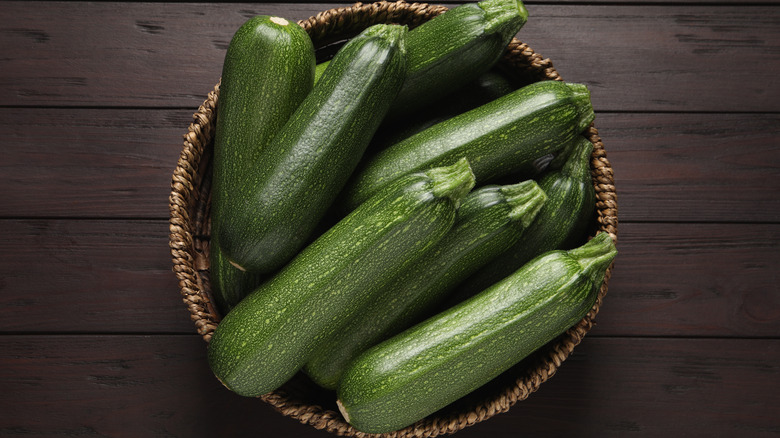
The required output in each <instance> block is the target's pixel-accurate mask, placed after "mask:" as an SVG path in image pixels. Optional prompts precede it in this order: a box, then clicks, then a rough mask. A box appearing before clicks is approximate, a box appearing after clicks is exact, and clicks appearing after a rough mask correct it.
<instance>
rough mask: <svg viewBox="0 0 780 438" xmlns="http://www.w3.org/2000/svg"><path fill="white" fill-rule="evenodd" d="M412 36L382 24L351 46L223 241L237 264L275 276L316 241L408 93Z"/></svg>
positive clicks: (237, 210)
mask: <svg viewBox="0 0 780 438" xmlns="http://www.w3.org/2000/svg"><path fill="white" fill-rule="evenodd" d="M406 32H407V30H406V27H405V26H398V25H385V24H378V25H374V26H371V27H370V28H368V29H366V30H365V31H363V32H362V33H361V34H360V35H358V36H356V37H355V38H353V39H352V40H350V42H348V43H347V44H346V45H345V46H344V47H342V48H341V49H340V50H339V51H338V53H337V54H336V56H335V57H334V58H333V61H332V62H331V63H330V65H329V66H328V69H327V71H326V72H325V73H324V74H323V76H322V78H321V79H320V80H319V82H317V84H316V85H315V86H314V88H313V89H312V90H311V92H310V93H309V95H308V96H306V98H305V99H304V101H303V102H302V103H301V104H300V106H299V107H298V109H297V110H296V111H295V113H293V114H292V115H291V116H290V119H289V120H288V121H287V123H286V124H285V125H284V127H282V129H281V130H280V131H279V133H278V134H277V135H276V136H275V137H274V139H273V140H272V141H271V142H270V143H269V144H268V146H267V147H266V148H265V150H266V152H265V154H264V155H263V157H262V159H261V160H259V161H257V162H255V163H254V169H253V172H254V173H255V178H254V179H253V181H252V184H248V187H247V188H246V189H245V191H246V192H247V196H246V199H245V201H244V202H242V203H240V204H235V205H232V209H231V214H232V216H233V219H232V223H234V224H235V225H236V226H235V228H234V229H233V230H232V232H231V233H229V234H227V233H223V234H221V235H220V239H219V241H220V244H221V245H222V249H223V250H224V251H225V254H226V255H227V256H228V257H229V258H230V260H231V261H232V262H234V264H236V265H237V266H239V267H241V268H243V269H245V270H248V271H256V272H261V273H267V272H273V271H275V270H277V269H278V268H280V267H281V266H282V265H284V264H285V263H286V262H288V261H289V260H290V259H292V257H293V256H295V254H296V253H297V252H298V251H299V250H300V249H301V248H302V247H303V246H304V245H305V244H306V243H307V242H308V241H309V240H310V237H311V235H312V232H313V231H314V228H315V226H316V225H317V223H318V222H319V220H320V219H321V218H322V216H323V215H324V214H325V212H326V210H327V209H328V208H329V207H330V205H331V203H332V202H333V200H334V199H335V197H336V195H337V194H338V192H339V191H340V190H341V188H342V187H343V186H344V184H345V183H346V181H347V179H348V178H349V176H350V174H351V173H352V171H353V170H354V169H355V167H356V166H357V164H358V162H359V161H360V158H361V156H362V155H363V152H364V151H365V148H366V146H368V143H369V141H370V140H371V137H372V135H373V134H374V131H376V129H377V127H378V126H379V123H380V122H381V121H382V119H383V116H384V115H385V114H386V112H387V109H388V108H389V106H390V102H392V101H393V98H394V97H395V95H396V94H397V93H398V90H399V89H400V88H401V84H402V83H403V80H404V75H405V71H406V67H405V65H406V57H405V48H404V38H405V35H406ZM223 231H224V229H223Z"/></svg>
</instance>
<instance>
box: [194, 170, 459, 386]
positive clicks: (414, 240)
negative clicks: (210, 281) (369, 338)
mask: <svg viewBox="0 0 780 438" xmlns="http://www.w3.org/2000/svg"><path fill="white" fill-rule="evenodd" d="M473 186H474V176H473V174H472V173H471V170H470V168H469V166H468V163H467V162H466V161H465V160H464V161H460V162H458V163H456V164H455V165H453V166H449V167H444V168H436V169H431V170H429V171H426V172H422V173H415V174H410V175H408V176H407V177H405V178H403V179H401V180H399V181H398V182H397V184H394V185H392V186H389V187H388V188H387V189H386V190H384V191H382V192H381V193H379V194H377V196H375V197H373V198H371V199H370V200H369V201H367V202H366V203H364V204H363V205H361V207H360V208H358V209H356V210H355V211H353V212H352V213H351V214H349V215H348V216H347V217H346V218H344V219H343V220H341V221H340V222H338V223H337V224H336V225H334V226H333V227H332V228H331V229H330V230H328V231H327V232H325V233H324V234H323V235H322V236H320V237H319V238H318V239H317V240H315V241H314V242H313V243H312V244H310V245H309V246H307V247H306V248H304V249H303V251H301V252H300V253H299V254H298V255H297V256H296V257H295V258H294V259H293V260H292V261H291V262H290V263H289V264H287V265H286V266H285V267H284V268H283V269H282V270H281V271H279V273H278V274H276V275H274V276H273V277H272V278H271V279H270V280H268V281H267V282H265V283H264V284H262V285H261V286H260V287H259V288H258V289H256V290H254V291H253V292H252V293H250V294H249V295H248V296H247V297H246V298H244V299H243V300H242V301H241V302H240V303H238V305H237V306H236V307H234V308H233V310H232V311H231V312H230V313H228V314H227V316H225V318H224V319H223V320H222V321H221V322H220V324H219V325H218V326H217V328H216V330H215V331H214V335H213V338H212V339H211V342H210V343H209V349H208V360H209V364H210V366H211V369H212V371H213V372H214V374H215V375H216V377H217V378H218V379H219V380H220V381H221V382H222V383H223V384H224V385H225V386H226V387H227V388H229V389H230V390H232V391H234V392H236V393H238V394H240V395H244V396H259V395H262V394H265V393H267V392H269V391H272V390H274V389H276V388H277V387H279V386H280V385H282V384H283V383H284V382H286V381H287V380H288V379H289V378H290V377H292V376H293V375H294V374H295V373H296V372H297V371H298V370H299V369H300V368H301V367H303V365H304V364H305V363H306V361H307V360H308V359H309V357H310V356H311V354H312V353H313V352H314V350H315V348H317V347H318V346H319V345H321V342H322V341H323V340H324V339H328V338H329V337H330V336H332V335H333V333H335V331H336V330H338V328H339V327H340V326H342V325H343V324H345V323H346V321H348V320H349V319H350V318H351V317H353V316H354V315H355V312H356V311H358V310H359V309H361V308H362V307H363V306H364V305H365V304H366V303H368V302H369V300H371V299H372V298H373V293H374V291H377V290H380V289H381V287H382V286H383V285H384V284H385V283H386V282H387V281H389V280H390V279H391V278H392V277H393V276H394V275H396V274H398V272H400V271H401V270H403V269H405V268H406V267H407V266H410V264H411V263H414V261H415V259H416V258H417V257H419V256H421V255H423V254H424V252H425V250H426V249H427V248H429V247H430V246H431V245H433V244H435V243H436V241H438V240H439V239H441V238H442V237H443V236H444V235H445V233H446V232H447V231H448V230H449V229H450V228H451V227H452V225H453V223H454V221H455V215H456V210H457V207H458V205H459V204H460V202H461V200H462V199H463V198H464V197H465V196H466V194H467V193H468V192H469V190H470V189H471V188H472V187H473Z"/></svg>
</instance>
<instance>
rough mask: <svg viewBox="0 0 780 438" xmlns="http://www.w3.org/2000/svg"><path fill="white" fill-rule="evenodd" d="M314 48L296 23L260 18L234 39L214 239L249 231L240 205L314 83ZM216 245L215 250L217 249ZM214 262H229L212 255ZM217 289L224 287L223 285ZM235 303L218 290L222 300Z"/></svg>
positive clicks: (224, 86)
mask: <svg viewBox="0 0 780 438" xmlns="http://www.w3.org/2000/svg"><path fill="white" fill-rule="evenodd" d="M315 62H316V61H315V57H314V46H313V45H312V42H311V39H310V38H309V35H308V34H307V33H306V32H305V31H304V30H303V29H302V28H301V27H300V26H298V24H296V23H295V22H291V21H288V20H285V19H284V18H281V17H272V16H267V15H260V16H256V17H253V18H250V19H249V20H247V21H246V22H245V23H244V24H242V25H241V27H239V28H238V30H237V31H236V32H235V34H234V35H233V38H232V39H231V41H230V44H229V46H228V49H227V52H226V54H225V61H224V64H223V67H222V81H221V83H220V93H219V103H218V105H217V121H216V130H215V133H214V168H213V185H212V190H211V193H212V204H211V225H212V228H211V235H212V238H214V237H215V236H219V235H222V234H223V233H224V234H227V235H236V234H242V233H243V231H242V230H243V227H244V225H245V224H244V222H243V221H237V220H236V219H237V218H236V217H235V216H234V214H233V208H234V207H235V206H236V205H241V204H243V203H245V202H247V200H248V199H250V198H251V190H250V188H251V187H252V186H253V185H255V184H256V183H257V182H258V181H259V175H258V174H257V172H256V171H255V167H256V166H257V163H258V162H259V161H261V160H263V156H264V155H263V154H265V153H266V146H267V145H268V143H269V142H270V141H271V139H272V138H273V136H274V135H275V134H276V133H277V132H278V131H279V130H280V129H281V128H282V126H283V125H284V124H285V123H287V120H288V119H289V117H290V115H291V114H292V113H293V112H294V111H295V109H296V108H297V107H298V105H299V104H300V103H301V102H302V101H303V99H304V98H305V97H306V95H307V94H308V93H309V91H310V90H311V88H312V86H313V84H314V66H315ZM213 247H214V248H216V247H217V246H216V245H213ZM211 256H212V257H211V265H212V266H221V265H222V263H223V262H224V261H225V260H226V259H225V258H224V257H223V253H222V251H220V250H217V251H213V250H212V251H211ZM216 285H217V288H218V287H219V284H218V283H217V284H216ZM223 293H224V294H225V297H224V298H225V301H226V302H227V301H232V298H229V297H228V295H230V294H229V293H228V292H225V291H222V290H220V289H217V290H215V291H214V294H215V295H216V296H217V297H218V298H219V297H221V296H222V294H223Z"/></svg>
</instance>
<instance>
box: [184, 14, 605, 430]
mask: <svg viewBox="0 0 780 438" xmlns="http://www.w3.org/2000/svg"><path fill="white" fill-rule="evenodd" d="M446 10H447V9H446V8H445V7H443V6H434V5H429V4H421V3H405V2H402V1H401V2H377V3H371V4H365V5H364V4H360V3H356V4H354V5H353V6H350V7H344V8H337V9H331V10H328V11H325V12H321V13H319V14H318V15H316V16H314V17H311V18H309V19H307V20H303V21H300V22H299V24H300V25H301V26H302V27H303V28H304V29H306V31H307V32H308V33H309V35H310V36H311V38H312V41H313V42H314V44H315V47H318V48H322V47H325V46H327V45H328V44H331V43H334V42H336V41H343V40H345V39H347V38H350V37H352V36H354V35H356V34H357V33H359V32H360V31H362V30H363V29H365V28H366V27H368V26H370V25H372V24H376V23H398V24H406V25H408V26H409V27H410V28H412V27H414V26H416V25H418V24H420V23H422V22H424V21H427V20H429V19H431V18H433V17H434V16H436V15H438V14H440V13H442V12H444V11H446ZM500 63H501V66H502V67H504V68H505V69H507V71H509V72H510V73H511V74H513V75H514V76H515V77H516V78H517V79H519V80H522V81H525V82H528V83H530V82H536V81H541V80H561V78H560V76H559V75H558V73H557V72H556V71H555V69H554V68H553V66H552V62H551V61H550V60H549V59H543V58H542V57H541V56H540V55H539V54H537V53H535V52H534V51H533V50H532V49H531V48H530V47H528V46H527V45H526V44H523V43H521V42H520V41H517V40H513V41H512V42H511V43H510V45H509V50H508V51H507V53H506V55H505V56H504V58H503V59H502V60H501V62H500ZM218 96H219V84H217V85H216V87H215V88H214V90H213V91H212V92H211V93H209V94H208V97H207V99H206V100H205V102H204V103H203V105H201V106H200V108H199V109H198V111H197V113H195V114H194V116H193V117H194V121H193V122H192V124H191V125H190V126H189V129H188V132H187V133H186V134H185V135H184V147H183V150H182V152H181V156H180V158H179V161H178V164H177V167H176V169H175V171H174V173H173V181H172V190H171V195H170V214H171V219H170V247H171V253H172V256H173V270H174V273H175V274H176V276H177V278H178V280H179V288H180V292H181V294H182V296H183V299H184V302H185V303H186V304H187V307H188V308H189V311H190V314H191V318H192V320H193V321H194V323H195V327H196V328H197V331H198V333H199V334H200V335H202V336H203V338H204V340H206V341H208V340H209V339H210V338H211V335H212V333H213V331H214V329H215V328H216V326H217V324H218V323H219V320H220V315H219V314H218V312H217V311H216V309H215V308H214V307H213V306H212V305H211V299H210V295H209V294H210V288H209V277H208V268H209V262H208V253H209V228H210V223H209V205H210V200H209V198H210V196H209V195H210V172H211V166H210V161H211V156H212V147H213V142H212V138H213V134H214V125H215V124H214V122H215V118H216V111H215V110H216V105H217V99H218ZM585 134H586V136H587V137H588V138H589V139H590V141H591V142H592V143H593V145H594V150H593V155H592V157H591V175H592V178H593V184H594V186H595V189H596V218H595V221H596V222H595V227H594V229H593V230H592V233H593V234H595V233H596V232H597V231H604V232H607V233H609V234H610V235H611V236H612V238H613V239H614V240H617V222H618V221H617V198H616V195H615V186H614V179H613V175H612V168H611V166H610V164H609V161H608V160H607V158H606V152H605V150H604V145H603V143H602V142H601V139H600V137H599V135H598V131H597V130H596V128H595V126H593V125H591V126H590V128H589V129H588V131H587V132H586V133H585ZM611 272H612V267H610V269H609V270H607V274H606V277H605V279H604V283H603V284H602V286H601V290H600V293H599V296H598V299H597V301H596V304H595V305H594V306H593V308H592V309H591V311H590V312H589V313H588V314H587V315H586V316H585V317H584V318H583V319H582V320H581V321H580V322H579V323H578V324H577V325H576V326H574V327H572V328H571V329H569V330H568V331H567V332H566V333H564V334H563V335H561V336H560V337H559V338H557V339H556V340H554V341H553V342H550V343H549V344H548V345H546V346H545V347H543V348H541V349H540V350H538V351H537V352H536V353H534V354H533V355H532V356H530V357H528V358H527V359H526V360H524V361H523V362H521V363H520V364H518V365H517V366H515V367H513V368H512V369H510V370H509V371H507V372H506V373H504V374H502V375H501V376H500V377H498V378H496V379H495V380H494V381H492V382H490V383H489V384H488V385H486V386H484V387H483V388H481V389H480V390H478V391H476V392H474V393H472V394H470V395H468V396H466V397H464V398H463V399H461V400H459V401H457V402H455V403H453V404H451V405H450V406H448V407H446V408H444V409H442V410H441V411H439V412H437V413H435V414H433V415H431V416H429V417H428V418H426V419H424V420H421V421H420V422H418V423H416V424H414V425H412V426H409V427H407V428H405V429H403V430H400V431H397V432H393V433H388V434H382V435H378V436H383V437H397V438H400V437H429V436H437V435H440V434H445V433H453V432H456V431H458V430H460V429H463V428H465V427H467V426H470V425H473V424H476V423H478V422H480V421H483V420H486V419H488V418H490V417H492V416H493V415H496V414H498V413H501V412H505V411H507V410H508V409H509V408H510V407H511V406H512V405H514V404H515V403H516V402H517V401H520V400H524V399H525V398H527V397H528V396H529V395H530V394H531V393H532V392H534V391H535V390H536V389H538V388H539V385H541V384H542V382H544V381H546V380H547V379H548V378H550V377H551V376H552V375H553V374H554V373H555V371H556V370H557V369H558V367H559V366H560V365H561V363H562V362H563V361H564V360H566V358H567V357H568V356H569V355H570V354H571V352H572V351H573V349H574V347H575V346H576V345H577V344H579V342H580V341H581V340H582V338H583V337H584V336H585V334H586V333H587V332H588V331H589V330H590V328H591V327H592V325H593V321H594V318H595V316H596V314H597V312H598V310H599V307H600V306H601V303H602V299H603V297H604V295H605V294H606V292H607V283H608V281H609V278H610V275H611ZM260 398H262V399H263V400H264V401H266V402H267V403H270V404H271V405H272V406H274V407H275V408H276V409H277V410H278V411H279V412H281V413H282V414H284V415H287V416H290V417H293V418H296V419H298V420H299V421H301V422H302V423H305V424H309V425H311V426H313V427H315V428H317V429H325V430H327V431H330V432H333V433H335V434H338V435H346V436H367V435H366V434H364V433H361V432H359V431H357V430H355V429H354V428H352V427H351V426H350V425H349V424H347V423H346V422H345V421H344V420H343V418H342V417H341V414H339V412H338V410H337V408H336V404H335V395H334V394H333V393H332V392H329V391H325V390H323V389H321V388H319V387H318V386H317V385H315V384H314V383H312V382H311V381H309V380H308V379H307V378H306V377H304V376H303V375H301V374H300V373H299V375H297V376H295V377H294V378H293V379H292V380H291V381H289V382H288V383H286V384H285V385H284V386H282V387H281V388H280V389H278V390H276V391H274V392H272V393H269V394H266V395H264V396H262V397H260Z"/></svg>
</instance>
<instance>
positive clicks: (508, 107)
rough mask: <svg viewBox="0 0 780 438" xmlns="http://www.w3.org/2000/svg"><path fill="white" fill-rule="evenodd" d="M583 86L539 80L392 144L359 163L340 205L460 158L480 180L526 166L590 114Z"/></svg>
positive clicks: (576, 132) (581, 126)
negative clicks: (403, 178) (411, 173)
mask: <svg viewBox="0 0 780 438" xmlns="http://www.w3.org/2000/svg"><path fill="white" fill-rule="evenodd" d="M594 117H595V116H594V113H593V107H592V106H591V103H590V93H589V91H588V89H587V87H585V86H584V85H581V84H570V83H564V82H559V81H542V82H536V83H533V84H530V85H527V86H525V87H523V88H520V89H518V90H517V91H514V92H512V93H510V94H507V95H506V96H503V97H501V98H498V99H496V100H494V101H492V102H490V103H487V104H485V105H482V106H480V107H479V108H476V109H473V110H471V111H469V112H466V113H464V114H461V115H459V116H456V117H453V118H451V119H448V120H446V121H444V122H441V123H438V124H436V125H434V126H432V127H430V128H428V129H426V130H424V131H422V132H420V133H419V134H416V135H413V136H411V137H409V138H407V139H406V140H403V141H401V142H400V143H396V144H395V145H392V146H390V147H389V148H387V149H385V150H383V151H381V152H379V153H377V154H376V155H374V156H373V157H371V158H369V159H367V160H364V162H363V163H361V165H360V167H359V169H358V170H357V171H356V174H355V175H354V176H353V177H352V178H351V180H350V182H349V183H348V184H347V186H346V188H345V190H344V198H343V201H342V202H341V204H344V205H343V208H344V209H345V210H350V209H352V208H355V207H356V206H357V205H359V204H360V203H361V202H363V201H364V200H366V199H368V198H369V197H370V196H371V195H372V194H373V193H376V192H377V191H378V190H380V189H381V187H382V186H384V185H385V184H388V183H389V182H391V181H393V180H394V179H396V178H399V177H400V176H402V175H404V174H406V173H409V172H416V171H419V170H422V169H427V168H430V167H437V166H444V165H448V164H451V163H453V162H455V161H457V160H459V159H461V158H464V157H465V158H467V159H468V160H469V162H470V163H471V166H472V169H473V170H474V175H475V176H476V178H477V181H479V183H480V184H487V183H490V182H492V181H493V180H494V179H496V178H499V177H503V176H507V175H511V174H513V173H515V172H517V171H519V170H521V169H523V168H527V167H528V166H529V164H530V163H532V162H533V161H534V160H536V159H538V158H540V157H543V156H545V155H547V154H549V153H551V152H555V151H558V150H561V149H564V148H566V147H567V146H568V145H570V144H571V143H573V142H575V141H576V140H577V138H578V137H579V136H580V133H581V132H583V131H584V130H585V128H587V127H588V125H590V123H591V122H592V121H593V119H594Z"/></svg>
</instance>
